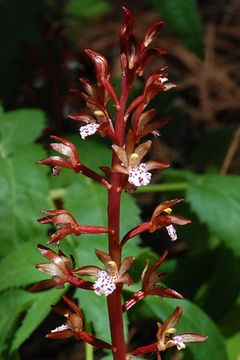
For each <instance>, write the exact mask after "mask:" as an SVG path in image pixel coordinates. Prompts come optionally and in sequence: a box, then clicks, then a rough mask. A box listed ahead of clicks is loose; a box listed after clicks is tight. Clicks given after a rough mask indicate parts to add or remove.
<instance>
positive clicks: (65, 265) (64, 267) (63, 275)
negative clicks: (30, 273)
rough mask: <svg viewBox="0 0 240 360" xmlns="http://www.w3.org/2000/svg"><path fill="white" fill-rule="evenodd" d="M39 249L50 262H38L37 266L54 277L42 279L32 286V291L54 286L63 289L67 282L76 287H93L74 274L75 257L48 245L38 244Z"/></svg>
mask: <svg viewBox="0 0 240 360" xmlns="http://www.w3.org/2000/svg"><path fill="white" fill-rule="evenodd" d="M38 250H39V252H40V253H41V255H42V256H44V257H45V258H47V259H48V260H50V262H49V263H42V264H37V265H36V268H37V269H38V270H40V271H42V272H44V273H46V274H49V275H51V276H52V279H47V280H42V281H40V282H38V283H37V284H35V285H33V286H32V287H31V288H30V291H38V290H44V289H48V288H52V287H56V288H57V289H61V288H63V287H64V284H65V283H71V284H73V285H74V286H76V287H81V288H84V289H91V287H92V283H90V282H89V281H86V280H82V279H78V278H76V277H74V275H73V268H74V266H75V261H74V259H73V257H67V256H66V255H64V253H63V252H62V251H61V250H59V252H58V253H56V252H54V251H53V250H51V249H49V248H48V247H46V246H43V245H38Z"/></svg>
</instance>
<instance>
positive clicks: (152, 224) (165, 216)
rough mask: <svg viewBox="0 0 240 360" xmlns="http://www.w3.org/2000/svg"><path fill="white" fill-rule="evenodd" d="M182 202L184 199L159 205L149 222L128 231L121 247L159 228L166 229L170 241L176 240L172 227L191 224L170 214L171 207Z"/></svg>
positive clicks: (187, 220) (181, 217) (180, 217)
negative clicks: (140, 235)
mask: <svg viewBox="0 0 240 360" xmlns="http://www.w3.org/2000/svg"><path fill="white" fill-rule="evenodd" d="M183 200H184V199H174V200H170V201H165V202H162V203H160V204H159V205H158V206H157V207H156V209H155V210H154V212H153V214H152V217H151V220H150V221H146V222H143V223H141V224H139V225H137V226H135V227H134V228H133V229H131V230H129V231H128V233H127V234H126V235H125V236H124V237H123V239H122V241H121V246H123V245H124V244H125V243H126V242H127V241H128V240H129V239H131V238H133V237H134V236H137V235H139V234H141V233H143V232H145V231H149V232H151V233H152V232H154V231H155V230H157V229H161V228H166V230H167V232H168V235H169V236H170V238H171V240H172V241H174V240H176V239H177V232H176V229H175V227H174V225H186V224H189V223H191V220H189V219H186V218H184V217H183V216H179V215H175V214H173V213H172V206H174V205H175V204H178V203H179V202H182V201H183Z"/></svg>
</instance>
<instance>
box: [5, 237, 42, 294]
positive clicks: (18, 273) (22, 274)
mask: <svg viewBox="0 0 240 360" xmlns="http://www.w3.org/2000/svg"><path fill="white" fill-rule="evenodd" d="M41 262H43V257H42V256H41V255H40V254H39V252H38V251H37V247H36V245H35V244H32V243H23V244H21V245H18V246H16V247H14V248H13V249H12V251H11V252H10V253H9V254H8V255H7V256H5V257H4V258H3V259H2V260H1V262H0V291H3V290H6V289H8V288H10V287H21V286H27V285H30V284H33V283H35V282H37V281H40V280H42V279H43V278H46V276H44V275H43V273H41V272H40V271H39V270H37V269H36V268H35V265H36V264H38V263H41Z"/></svg>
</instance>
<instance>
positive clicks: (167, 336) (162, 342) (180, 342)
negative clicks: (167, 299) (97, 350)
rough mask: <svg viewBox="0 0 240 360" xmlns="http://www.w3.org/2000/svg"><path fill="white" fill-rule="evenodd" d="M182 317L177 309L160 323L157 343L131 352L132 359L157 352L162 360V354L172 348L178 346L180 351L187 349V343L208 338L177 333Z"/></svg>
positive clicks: (178, 308) (179, 309) (193, 334)
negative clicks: (177, 325)
mask: <svg viewBox="0 0 240 360" xmlns="http://www.w3.org/2000/svg"><path fill="white" fill-rule="evenodd" d="M181 315H182V309H181V308H180V307H177V308H176V310H175V311H174V312H173V313H172V314H171V315H170V316H169V318H168V319H167V320H165V321H164V322H163V323H160V322H158V323H157V325H158V332H157V342H156V343H154V344H151V345H147V346H143V347H140V348H138V349H136V350H134V351H132V352H131V355H130V359H131V358H133V357H134V356H136V355H140V354H146V353H149V352H157V356H158V360H161V352H163V351H165V350H166V349H168V348H170V347H174V346H176V347H177V349H178V350H182V349H185V347H186V343H191V342H196V343H198V342H203V341H206V340H207V338H208V337H207V336H205V335H201V334H196V333H183V334H179V335H174V334H175V333H176V329H175V325H176V323H177V322H178V321H179V319H180V317H181Z"/></svg>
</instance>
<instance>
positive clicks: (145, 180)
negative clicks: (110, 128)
mask: <svg viewBox="0 0 240 360" xmlns="http://www.w3.org/2000/svg"><path fill="white" fill-rule="evenodd" d="M151 145H152V142H151V141H150V140H149V141H146V142H144V143H143V144H140V145H139V146H137V147H136V148H135V149H133V148H132V146H131V147H128V149H125V148H123V147H120V146H118V145H112V148H113V150H114V151H115V153H116V154H117V156H118V158H119V160H120V161H121V164H119V165H116V166H115V167H114V168H113V170H114V171H115V172H120V173H123V174H126V175H128V183H129V184H131V185H133V186H136V187H137V186H146V185H148V184H149V183H150V181H151V177H152V174H151V173H150V172H149V171H148V170H154V169H164V168H166V167H168V166H169V164H167V163H165V162H159V161H153V160H151V161H147V162H142V159H143V157H144V156H145V155H146V154H147V152H148V151H149V149H150V147H151Z"/></svg>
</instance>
